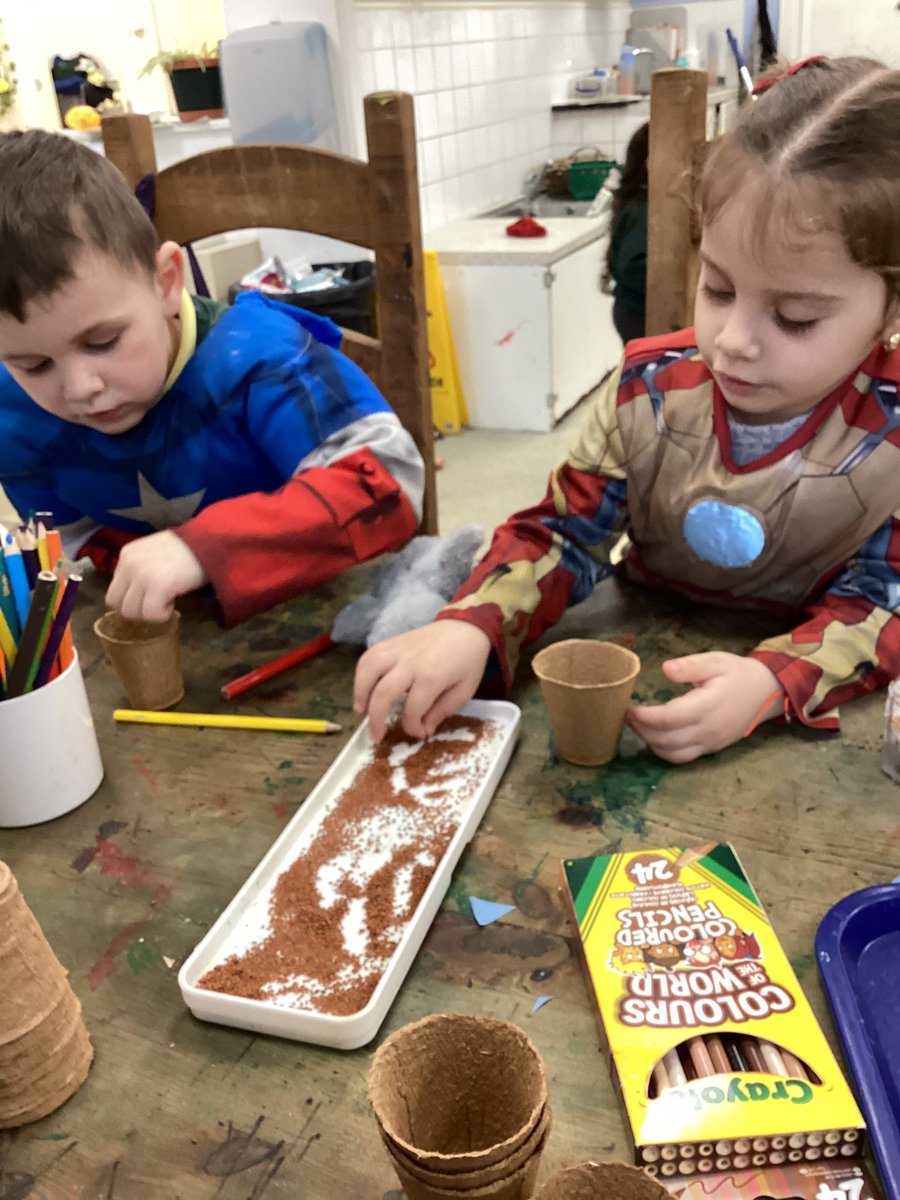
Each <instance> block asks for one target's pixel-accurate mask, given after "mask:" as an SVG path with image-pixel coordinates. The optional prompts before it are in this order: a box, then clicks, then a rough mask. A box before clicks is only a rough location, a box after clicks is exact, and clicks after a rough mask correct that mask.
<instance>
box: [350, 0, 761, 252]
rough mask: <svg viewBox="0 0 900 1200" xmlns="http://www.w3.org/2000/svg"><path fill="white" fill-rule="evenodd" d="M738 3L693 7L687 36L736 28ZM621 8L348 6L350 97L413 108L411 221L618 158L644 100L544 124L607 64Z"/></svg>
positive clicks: (624, 25) (558, 2)
mask: <svg viewBox="0 0 900 1200" xmlns="http://www.w3.org/2000/svg"><path fill="white" fill-rule="evenodd" d="M742 10H743V0H694V2H693V3H691V5H690V8H689V12H690V21H689V25H690V27H691V28H693V29H695V30H697V31H698V32H699V33H700V34H701V35H702V37H703V38H704V39H705V30H706V28H707V26H709V27H713V26H715V27H717V28H719V29H723V28H724V26H725V25H726V24H728V23H730V24H732V25H733V26H735V27H738V28H739V24H738V22H739V20H740V19H741V13H742ZM629 11H630V5H629V2H628V0H544V2H538V0H533V2H530V3H520V4H515V3H514V2H513V3H509V2H503V3H491V0H486V2H485V3H482V4H478V5H475V4H469V3H466V2H465V0H456V2H454V0H427V2H425V3H423V2H422V0H358V2H357V3H356V4H355V6H354V13H355V30H356V44H357V71H356V81H357V86H358V88H359V95H360V96H363V95H365V94H366V93H367V92H371V91H377V90H380V89H392V88H398V89H399V90H401V91H408V92H412V93H413V95H414V96H415V100H416V129H417V139H418V146H419V183H420V186H421V199H422V221H423V227H424V229H425V230H426V231H427V230H429V229H433V228H437V227H439V226H441V225H444V224H446V223H448V222H449V221H453V220H456V219H457V218H459V217H464V216H472V215H474V214H476V213H478V212H482V211H484V210H485V209H488V208H490V207H492V206H493V205H496V204H501V203H503V202H505V201H507V200H511V199H513V198H514V197H516V196H518V195H520V194H521V192H522V186H523V181H524V179H525V176H526V174H527V173H528V172H529V171H531V170H533V169H534V168H535V167H537V166H539V165H540V164H541V163H542V162H543V161H545V160H546V159H547V158H550V157H560V156H562V155H563V154H568V153H570V152H571V151H573V150H575V149H577V148H578V147H580V146H597V147H598V148H599V149H601V150H603V151H604V153H606V154H609V155H610V157H613V158H616V159H618V160H619V161H621V159H622V156H623V154H624V151H625V147H626V145H627V144H628V140H629V138H630V137H631V135H632V133H633V132H634V130H635V129H636V128H637V127H638V126H639V125H641V124H642V123H643V122H644V121H646V120H647V118H648V115H649V104H648V103H647V102H643V103H641V104H635V105H633V106H632V107H630V108H623V109H611V110H608V111H605V112H597V111H594V112H576V113H565V114H557V115H556V116H555V117H552V116H551V105H552V104H553V103H554V102H558V101H562V100H564V99H565V98H566V97H567V96H568V95H569V89H570V86H571V82H572V80H573V78H574V77H575V76H576V75H578V74H582V73H584V72H586V71H591V70H593V69H594V67H598V66H602V67H609V66H610V64H611V63H612V62H614V61H616V60H617V58H618V55H619V48H620V46H621V44H622V42H623V41H624V40H625V35H626V31H627V29H628V24H629Z"/></svg>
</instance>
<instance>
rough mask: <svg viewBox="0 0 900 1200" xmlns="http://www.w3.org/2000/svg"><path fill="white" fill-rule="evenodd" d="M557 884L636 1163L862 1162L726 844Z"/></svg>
mask: <svg viewBox="0 0 900 1200" xmlns="http://www.w3.org/2000/svg"><path fill="white" fill-rule="evenodd" d="M563 874H564V879H565V889H564V892H565V894H566V895H567V897H568V899H569V901H570V905H571V910H572V914H573V917H574V921H575V925H576V927H577V930H578V935H579V938H580V941H581V946H582V950H583V952H584V958H585V962H586V965H587V969H588V974H589V976H590V982H591V986H592V988H593V991H594V996H595V998H596V1001H597V1005H598V1008H599V1013H600V1017H601V1020H602V1024H603V1028H604V1031H605V1033H606V1038H607V1040H608V1042H609V1047H610V1051H611V1058H612V1066H613V1068H614V1073H615V1077H616V1078H617V1082H618V1086H619V1089H620V1091H621V1095H622V1100H623V1102H624V1106H625V1110H626V1113H627V1117H628V1121H629V1123H630V1126H631V1133H632V1136H633V1139H634V1144H635V1159H636V1161H637V1162H638V1163H640V1164H641V1165H643V1166H645V1167H647V1168H648V1169H649V1171H650V1173H651V1174H658V1175H660V1176H661V1177H662V1178H663V1179H665V1178H667V1177H672V1176H675V1175H686V1174H694V1173H699V1174H704V1173H711V1172H719V1171H724V1170H730V1169H733V1168H737V1169H744V1168H749V1167H754V1166H760V1165H763V1164H770V1165H773V1166H779V1165H782V1164H793V1163H801V1162H815V1161H818V1160H820V1159H821V1160H826V1159H840V1158H849V1157H850V1156H852V1155H856V1154H858V1153H859V1152H860V1150H861V1138H862V1131H863V1128H864V1125H863V1119H862V1115H861V1114H860V1111H859V1109H858V1108H857V1105H856V1102H855V1100H854V1099H853V1096H852V1094H851V1092H850V1089H849V1088H848V1086H847V1084H846V1082H845V1080H844V1078H843V1076H842V1074H841V1072H840V1069H839V1067H838V1064H837V1062H836V1060H835V1057H834V1055H833V1054H832V1052H831V1050H830V1048H829V1046H828V1043H827V1041H826V1040H825V1036H824V1034H823V1033H822V1030H821V1029H820V1028H819V1025H818V1022H817V1021H816V1018H815V1017H814V1015H813V1013H812V1010H811V1008H810V1006H809V1003H808V1002H807V1000H806V997H805V996H804V995H803V992H802V991H801V989H800V985H799V983H798V981H797V977H796V975H795V974H794V971H793V969H792V968H791V965H790V963H789V962H788V960H787V957H786V955H785V953H784V950H783V949H782V948H781V945H780V944H779V942H778V939H777V938H776V936H775V934H774V932H773V930H772V926H771V925H770V924H769V920H768V918H767V917H766V914H765V911H764V910H763V907H762V905H761V904H760V902H759V899H758V897H757V895H756V892H755V891H754V890H753V887H752V886H751V884H750V882H749V880H748V879H747V877H746V875H745V874H744V871H743V869H742V867H741V864H740V863H739V861H738V859H737V856H736V855H735V852H734V850H733V849H732V847H731V846H730V845H727V844H723V845H718V846H714V845H707V846H703V847H699V848H697V849H682V848H681V847H679V846H673V847H669V848H667V849H664V850H650V851H646V850H645V851H640V852H634V853H627V854H611V855H603V856H601V857H598V858H579V859H567V860H566V861H564V862H563Z"/></svg>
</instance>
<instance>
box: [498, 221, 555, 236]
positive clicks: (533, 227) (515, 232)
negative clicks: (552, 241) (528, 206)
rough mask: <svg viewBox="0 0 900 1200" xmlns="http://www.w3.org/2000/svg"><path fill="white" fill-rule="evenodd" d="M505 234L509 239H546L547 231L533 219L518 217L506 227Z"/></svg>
mask: <svg viewBox="0 0 900 1200" xmlns="http://www.w3.org/2000/svg"><path fill="white" fill-rule="evenodd" d="M506 232H507V233H508V234H509V236H510V237H546V236H547V230H546V229H545V228H544V226H543V225H541V224H540V222H538V221H536V220H535V219H534V217H520V218H519V219H518V221H513V223H512V225H507V227H506Z"/></svg>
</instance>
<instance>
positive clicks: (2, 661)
mask: <svg viewBox="0 0 900 1200" xmlns="http://www.w3.org/2000/svg"><path fill="white" fill-rule="evenodd" d="M5 699H6V657H5V655H3V654H0V700H5Z"/></svg>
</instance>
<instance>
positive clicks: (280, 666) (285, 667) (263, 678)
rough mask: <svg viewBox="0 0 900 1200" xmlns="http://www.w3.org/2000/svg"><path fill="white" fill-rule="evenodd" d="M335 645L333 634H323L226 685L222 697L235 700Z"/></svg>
mask: <svg viewBox="0 0 900 1200" xmlns="http://www.w3.org/2000/svg"><path fill="white" fill-rule="evenodd" d="M333 645H334V642H333V641H332V640H331V634H330V633H322V634H320V635H319V636H318V637H314V638H313V639H312V640H311V641H309V642H304V643H303V645H302V646H298V647H297V649H296V650H290V651H288V653H287V654H282V655H281V657H280V658H273V659H272V661H271V662H268V663H265V664H264V665H263V666H261V667H257V668H256V670H255V671H248V672H247V674H246V675H242V676H241V677H240V679H233V680H232V681H231V683H226V684H225V685H224V686H223V688H222V696H223V698H224V699H225V700H233V699H234V698H235V696H240V695H241V694H242V693H244V692H249V691H250V689H251V688H254V687H256V686H257V684H260V683H266V682H267V681H268V680H269V679H273V678H274V677H275V676H276V675H281V674H282V672H283V671H289V670H290V669H291V667H296V666H297V665H298V664H299V663H302V662H306V660H307V659H308V658H314V657H315V656H316V655H317V654H322V653H323V652H324V651H325V650H330V649H331V647H332V646H333Z"/></svg>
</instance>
